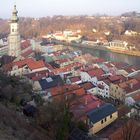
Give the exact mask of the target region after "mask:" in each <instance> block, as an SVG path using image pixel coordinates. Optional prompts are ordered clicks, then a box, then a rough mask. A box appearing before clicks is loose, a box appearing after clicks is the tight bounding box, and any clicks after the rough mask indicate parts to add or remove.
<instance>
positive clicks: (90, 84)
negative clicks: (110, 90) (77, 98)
mask: <svg viewBox="0 0 140 140" xmlns="http://www.w3.org/2000/svg"><path fill="white" fill-rule="evenodd" d="M80 86H81V87H83V88H84V89H85V90H89V89H92V88H93V87H94V85H93V84H92V83H91V82H85V83H81V84H80Z"/></svg>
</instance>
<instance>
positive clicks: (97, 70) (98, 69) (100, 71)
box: [87, 68, 104, 77]
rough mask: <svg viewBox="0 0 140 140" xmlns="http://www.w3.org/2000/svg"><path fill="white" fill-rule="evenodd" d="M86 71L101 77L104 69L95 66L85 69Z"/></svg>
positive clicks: (92, 75)
mask: <svg viewBox="0 0 140 140" xmlns="http://www.w3.org/2000/svg"><path fill="white" fill-rule="evenodd" d="M87 73H88V74H89V75H90V76H91V77H94V76H96V77H101V76H102V75H103V74H104V71H103V70H102V69H100V68H96V69H91V70H89V71H87Z"/></svg>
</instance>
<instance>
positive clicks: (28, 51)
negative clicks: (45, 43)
mask: <svg viewBox="0 0 140 140" xmlns="http://www.w3.org/2000/svg"><path fill="white" fill-rule="evenodd" d="M32 53H33V51H32V49H29V50H27V51H25V52H24V53H22V54H21V56H23V57H27V56H29V55H31V54H32Z"/></svg>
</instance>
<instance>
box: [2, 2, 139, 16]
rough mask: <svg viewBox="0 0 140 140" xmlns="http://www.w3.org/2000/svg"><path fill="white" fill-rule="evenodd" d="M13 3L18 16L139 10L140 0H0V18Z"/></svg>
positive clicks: (113, 13) (7, 13)
mask: <svg viewBox="0 0 140 140" xmlns="http://www.w3.org/2000/svg"><path fill="white" fill-rule="evenodd" d="M15 3H16V5H17V9H18V11H19V14H18V15H19V16H20V17H21V16H24V17H25V16H27V17H43V16H53V15H94V14H97V13H99V14H108V15H120V14H121V13H124V12H129V11H137V12H140V0H0V18H9V17H10V16H11V11H12V9H13V5H14V4H15Z"/></svg>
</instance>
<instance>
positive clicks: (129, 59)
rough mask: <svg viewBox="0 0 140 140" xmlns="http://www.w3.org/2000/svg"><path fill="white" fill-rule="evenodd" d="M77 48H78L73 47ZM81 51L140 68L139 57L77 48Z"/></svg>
mask: <svg viewBox="0 0 140 140" xmlns="http://www.w3.org/2000/svg"><path fill="white" fill-rule="evenodd" d="M73 48H76V47H73ZM77 49H80V50H81V51H82V52H83V53H90V54H91V55H93V56H96V57H99V58H103V59H105V60H107V61H117V62H125V63H128V64H129V65H135V66H138V67H140V57H139V56H131V55H125V54H119V53H115V52H108V51H104V50H95V49H90V48H79V47H78V48H77Z"/></svg>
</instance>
